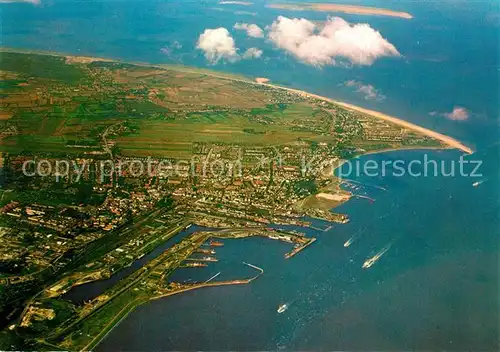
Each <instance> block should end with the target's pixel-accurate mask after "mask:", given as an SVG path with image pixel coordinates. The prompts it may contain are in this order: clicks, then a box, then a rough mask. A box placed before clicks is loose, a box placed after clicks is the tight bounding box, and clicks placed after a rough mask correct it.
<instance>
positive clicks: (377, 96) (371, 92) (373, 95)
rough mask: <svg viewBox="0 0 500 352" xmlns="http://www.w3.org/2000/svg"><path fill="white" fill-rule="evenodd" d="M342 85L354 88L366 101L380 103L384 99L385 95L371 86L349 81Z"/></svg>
mask: <svg viewBox="0 0 500 352" xmlns="http://www.w3.org/2000/svg"><path fill="white" fill-rule="evenodd" d="M344 85H346V86H347V87H353V88H355V89H356V92H358V93H361V94H363V95H364V96H365V99H366V100H378V101H382V100H384V99H385V95H383V94H382V93H381V92H380V91H379V90H378V89H376V88H375V87H374V86H372V85H371V84H363V83H362V82H358V81H354V80H350V81H346V82H345V83H344Z"/></svg>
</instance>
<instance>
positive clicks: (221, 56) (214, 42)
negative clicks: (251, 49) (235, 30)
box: [196, 27, 238, 64]
mask: <svg viewBox="0 0 500 352" xmlns="http://www.w3.org/2000/svg"><path fill="white" fill-rule="evenodd" d="M196 48H197V49H200V50H202V51H203V52H204V53H205V57H206V58H207V60H208V61H210V62H211V63H212V64H216V63H217V62H219V60H228V61H235V60H237V59H238V53H237V50H238V49H236V46H235V44H234V39H233V37H232V36H231V34H229V31H228V30H227V29H226V28H223V27H220V28H216V29H205V31H204V32H203V33H202V34H201V35H200V37H199V39H198V43H197V44H196Z"/></svg>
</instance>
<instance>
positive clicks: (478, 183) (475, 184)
mask: <svg viewBox="0 0 500 352" xmlns="http://www.w3.org/2000/svg"><path fill="white" fill-rule="evenodd" d="M481 183H483V181H476V182H474V183H473V184H472V186H473V187H477V186H479V185H480V184H481Z"/></svg>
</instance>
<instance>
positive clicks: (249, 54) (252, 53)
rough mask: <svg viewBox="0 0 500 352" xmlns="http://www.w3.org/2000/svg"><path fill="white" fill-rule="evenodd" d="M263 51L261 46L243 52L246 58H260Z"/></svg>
mask: <svg viewBox="0 0 500 352" xmlns="http://www.w3.org/2000/svg"><path fill="white" fill-rule="evenodd" d="M262 53H263V51H262V50H260V49H259V48H250V49H247V51H245V53H244V54H243V58H244V59H259V58H260V57H261V56H262Z"/></svg>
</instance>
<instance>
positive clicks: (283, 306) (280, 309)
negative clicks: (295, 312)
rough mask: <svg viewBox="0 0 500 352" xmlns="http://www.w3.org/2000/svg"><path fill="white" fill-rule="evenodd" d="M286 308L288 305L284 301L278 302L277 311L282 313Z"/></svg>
mask: <svg viewBox="0 0 500 352" xmlns="http://www.w3.org/2000/svg"><path fill="white" fill-rule="evenodd" d="M287 309H288V305H287V304H286V303H284V304H280V305H279V307H278V313H279V314H281V313H283V312H284V311H285V310H287Z"/></svg>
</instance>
